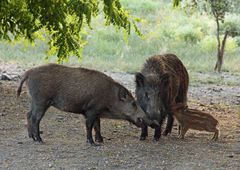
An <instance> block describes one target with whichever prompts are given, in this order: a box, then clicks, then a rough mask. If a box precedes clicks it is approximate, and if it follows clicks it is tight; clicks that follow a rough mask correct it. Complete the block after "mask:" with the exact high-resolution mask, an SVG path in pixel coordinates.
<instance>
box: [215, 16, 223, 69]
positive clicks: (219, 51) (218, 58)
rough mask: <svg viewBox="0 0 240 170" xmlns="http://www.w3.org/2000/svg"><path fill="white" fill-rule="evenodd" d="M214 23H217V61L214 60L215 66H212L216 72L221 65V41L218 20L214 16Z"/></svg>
mask: <svg viewBox="0 0 240 170" xmlns="http://www.w3.org/2000/svg"><path fill="white" fill-rule="evenodd" d="M216 23H217V43H218V45H217V62H216V65H215V68H214V71H216V70H218V72H220V71H221V69H219V68H220V65H222V63H221V58H222V57H221V42H220V27H219V20H218V18H217V17H216Z"/></svg>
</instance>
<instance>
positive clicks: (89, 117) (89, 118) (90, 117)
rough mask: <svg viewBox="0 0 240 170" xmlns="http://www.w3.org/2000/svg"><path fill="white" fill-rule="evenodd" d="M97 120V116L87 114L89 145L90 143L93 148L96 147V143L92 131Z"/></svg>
mask: <svg viewBox="0 0 240 170" xmlns="http://www.w3.org/2000/svg"><path fill="white" fill-rule="evenodd" d="M95 120H96V116H94V115H91V113H87V114H86V129H87V143H90V144H91V145H93V146H95V143H94V141H93V137H92V129H93V124H94V122H95Z"/></svg>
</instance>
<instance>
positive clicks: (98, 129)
mask: <svg viewBox="0 0 240 170" xmlns="http://www.w3.org/2000/svg"><path fill="white" fill-rule="evenodd" d="M93 128H94V130H95V141H96V142H99V143H102V142H103V137H102V135H101V125H100V118H99V117H98V118H97V119H96V120H95V122H94V124H93Z"/></svg>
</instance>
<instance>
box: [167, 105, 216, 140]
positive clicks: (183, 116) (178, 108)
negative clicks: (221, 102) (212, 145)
mask: <svg viewBox="0 0 240 170" xmlns="http://www.w3.org/2000/svg"><path fill="white" fill-rule="evenodd" d="M172 112H173V115H174V117H175V118H176V119H177V121H178V122H179V124H180V134H179V138H181V139H183V138H184V136H185V134H186V132H187V131H188V129H194V130H200V131H202V130H205V131H208V132H214V135H213V138H212V140H217V139H218V136H219V129H218V128H217V126H218V124H219V123H218V121H217V120H216V119H215V118H214V117H213V116H212V115H210V114H208V113H206V112H203V111H200V110H197V109H189V108H188V107H187V106H186V105H185V104H182V103H177V104H175V105H174V106H172Z"/></svg>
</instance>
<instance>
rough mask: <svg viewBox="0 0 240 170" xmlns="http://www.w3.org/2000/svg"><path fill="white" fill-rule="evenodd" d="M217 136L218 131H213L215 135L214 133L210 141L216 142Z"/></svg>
mask: <svg viewBox="0 0 240 170" xmlns="http://www.w3.org/2000/svg"><path fill="white" fill-rule="evenodd" d="M218 135H219V130H218V129H216V131H215V133H214V135H213V138H212V140H214V141H216V140H217V139H218Z"/></svg>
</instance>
